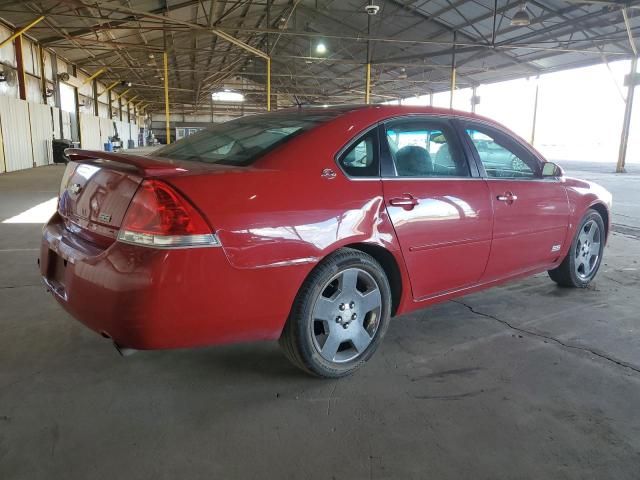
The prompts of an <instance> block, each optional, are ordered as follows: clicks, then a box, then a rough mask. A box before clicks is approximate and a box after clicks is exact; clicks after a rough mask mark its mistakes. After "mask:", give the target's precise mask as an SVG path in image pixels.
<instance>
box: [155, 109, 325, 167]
mask: <svg viewBox="0 0 640 480" xmlns="http://www.w3.org/2000/svg"><path fill="white" fill-rule="evenodd" d="M336 116H337V114H336V112H323V113H315V114H310V113H297V112H296V113H288V114H276V115H255V116H250V117H242V118H239V119H237V120H232V121H230V122H226V123H219V124H216V125H213V126H211V127H209V128H207V129H206V130H203V131H201V132H199V133H196V134H194V135H190V136H188V137H186V138H184V139H182V140H180V141H178V142H176V143H174V144H171V145H167V146H166V147H163V148H161V149H160V150H158V151H157V152H154V156H158V157H163V158H169V159H172V160H191V161H196V162H205V163H217V164H220V165H235V166H244V165H250V164H251V163H253V162H254V161H255V160H256V159H257V158H258V157H260V156H262V155H264V154H265V153H267V152H268V151H269V150H272V149H273V148H275V147H277V146H278V145H282V144H283V143H285V142H287V141H288V140H290V139H292V138H293V137H295V136H296V135H299V134H300V133H302V132H305V131H308V130H310V129H311V128H313V127H315V126H316V125H318V124H320V123H322V122H326V121H328V120H330V119H332V118H335V117H336Z"/></svg>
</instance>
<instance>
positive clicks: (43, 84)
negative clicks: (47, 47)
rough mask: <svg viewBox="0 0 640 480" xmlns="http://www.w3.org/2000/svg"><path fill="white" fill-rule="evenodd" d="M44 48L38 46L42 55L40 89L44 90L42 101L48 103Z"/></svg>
mask: <svg viewBox="0 0 640 480" xmlns="http://www.w3.org/2000/svg"><path fill="white" fill-rule="evenodd" d="M44 53H45V52H44V49H43V48H42V46H38V55H39V56H40V90H41V91H42V103H44V104H45V105H46V104H47V76H46V75H45V74H44V68H45V66H44Z"/></svg>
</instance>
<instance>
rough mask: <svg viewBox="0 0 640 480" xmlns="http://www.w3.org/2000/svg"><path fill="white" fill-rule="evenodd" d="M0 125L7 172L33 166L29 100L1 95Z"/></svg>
mask: <svg viewBox="0 0 640 480" xmlns="http://www.w3.org/2000/svg"><path fill="white" fill-rule="evenodd" d="M0 126H1V128H2V139H3V143H4V156H5V163H6V165H7V172H13V171H15V170H22V169H24V168H31V167H33V152H32V151H31V128H30V127H29V107H28V104H27V102H25V101H24V100H19V99H17V98H10V97H4V96H0Z"/></svg>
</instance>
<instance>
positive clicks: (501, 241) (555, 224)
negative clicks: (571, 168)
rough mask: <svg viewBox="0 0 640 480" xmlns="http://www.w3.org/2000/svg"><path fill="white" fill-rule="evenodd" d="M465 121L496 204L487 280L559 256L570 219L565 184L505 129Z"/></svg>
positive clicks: (479, 165) (546, 262)
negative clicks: (544, 169)
mask: <svg viewBox="0 0 640 480" xmlns="http://www.w3.org/2000/svg"><path fill="white" fill-rule="evenodd" d="M462 126H463V132H462V135H463V136H464V137H465V141H467V142H468V144H469V145H470V146H471V148H472V149H473V153H474V156H475V157H476V161H477V162H478V167H479V169H480V171H481V173H482V174H483V175H484V176H485V178H486V180H487V185H488V186H489V190H490V192H491V201H492V203H493V211H494V225H493V243H492V246H491V255H490V257H489V263H488V265H487V271H486V273H485V275H484V278H483V280H487V281H489V280H494V279H498V278H503V277H507V276H510V275H513V274H517V273H520V272H525V271H528V270H532V269H535V268H539V267H542V266H545V265H549V264H550V263H552V262H553V261H554V260H557V257H558V252H559V251H560V250H561V249H562V244H563V242H564V240H565V236H566V233H567V228H568V221H569V203H568V199H567V194H566V191H565V189H564V186H563V185H562V183H561V182H560V181H559V180H558V179H556V178H542V165H543V162H542V161H541V160H540V159H538V158H537V157H536V156H535V155H534V154H533V152H531V151H530V150H529V149H528V148H527V147H525V146H524V145H523V144H521V143H520V142H519V141H517V140H516V139H514V138H513V137H511V136H510V135H508V134H507V133H505V132H503V131H501V130H499V129H497V128H495V127H492V126H490V125H487V124H484V123H480V122H468V121H465V122H462Z"/></svg>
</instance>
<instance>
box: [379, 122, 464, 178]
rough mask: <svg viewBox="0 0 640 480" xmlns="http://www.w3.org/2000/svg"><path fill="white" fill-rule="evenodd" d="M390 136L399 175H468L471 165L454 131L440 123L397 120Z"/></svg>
mask: <svg viewBox="0 0 640 480" xmlns="http://www.w3.org/2000/svg"><path fill="white" fill-rule="evenodd" d="M386 132H387V133H386V137H387V142H388V144H389V150H390V153H391V157H392V159H393V164H394V168H395V173H396V175H397V176H398V177H468V176H469V175H470V174H469V167H468V165H467V162H466V160H465V158H464V156H463V155H462V154H461V152H460V151H459V149H458V148H457V144H455V143H454V134H453V131H452V130H450V129H449V128H448V127H447V126H446V125H442V124H440V122H429V121H425V120H420V119H410V120H397V121H394V122H390V123H389V124H388V125H387V128H386Z"/></svg>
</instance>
